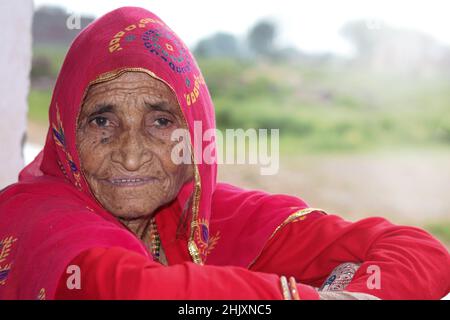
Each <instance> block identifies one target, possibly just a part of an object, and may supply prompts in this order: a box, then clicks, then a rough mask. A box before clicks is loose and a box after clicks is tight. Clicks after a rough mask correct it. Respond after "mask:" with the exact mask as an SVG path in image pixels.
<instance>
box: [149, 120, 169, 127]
mask: <svg viewBox="0 0 450 320" xmlns="http://www.w3.org/2000/svg"><path fill="white" fill-rule="evenodd" d="M153 123H154V125H155V126H156V127H159V128H167V127H169V126H170V125H171V124H172V121H171V120H169V119H167V118H158V119H156V120H155V122H153Z"/></svg>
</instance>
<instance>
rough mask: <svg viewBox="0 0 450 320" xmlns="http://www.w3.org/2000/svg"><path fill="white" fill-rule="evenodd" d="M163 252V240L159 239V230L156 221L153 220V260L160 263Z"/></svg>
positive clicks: (151, 237)
mask: <svg viewBox="0 0 450 320" xmlns="http://www.w3.org/2000/svg"><path fill="white" fill-rule="evenodd" d="M160 250H161V239H160V237H159V233H158V229H157V228H156V220H155V218H152V219H151V221H150V253H151V254H152V256H153V260H155V261H158V262H159V256H160Z"/></svg>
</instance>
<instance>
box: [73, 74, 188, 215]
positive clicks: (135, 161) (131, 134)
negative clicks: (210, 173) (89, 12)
mask: <svg viewBox="0 0 450 320" xmlns="http://www.w3.org/2000/svg"><path fill="white" fill-rule="evenodd" d="M184 123H185V122H184V120H183V115H182V113H181V109H180V107H179V106H178V103H177V100H176V97H175V95H174V94H173V92H172V91H171V90H170V88H169V87H168V86H167V85H166V84H164V83H163V82H161V81H159V80H157V79H154V78H152V77H151V76H149V75H147V74H145V73H142V72H126V73H124V74H122V75H121V76H120V77H118V78H116V79H114V80H110V81H107V82H103V83H99V84H96V85H93V86H92V87H91V88H89V90H88V92H87V95H86V97H85V100H84V104H83V106H82V110H81V112H80V115H79V118H78V129H77V147H78V152H79V156H80V161H81V167H82V169H83V173H84V175H85V177H86V179H87V182H88V184H89V186H90V188H91V191H92V193H93V194H94V196H95V197H96V198H97V200H98V201H99V202H100V203H101V204H102V205H103V207H104V208H105V209H107V210H108V211H110V212H111V213H112V214H114V215H115V216H117V217H120V218H122V219H126V220H129V219H136V218H140V217H143V216H148V215H151V214H152V213H154V211H155V210H156V209H157V208H158V207H160V206H162V205H164V204H167V203H168V202H170V201H172V200H173V199H175V197H176V196H177V194H178V191H179V190H180V188H181V186H182V185H183V184H184V183H185V182H187V181H188V180H190V179H192V177H193V169H192V166H191V165H188V164H175V163H174V162H173V161H172V160H171V152H172V149H173V147H174V145H175V144H177V143H179V142H178V141H171V134H172V132H173V130H175V129H177V128H185V127H184V126H185V124H184Z"/></svg>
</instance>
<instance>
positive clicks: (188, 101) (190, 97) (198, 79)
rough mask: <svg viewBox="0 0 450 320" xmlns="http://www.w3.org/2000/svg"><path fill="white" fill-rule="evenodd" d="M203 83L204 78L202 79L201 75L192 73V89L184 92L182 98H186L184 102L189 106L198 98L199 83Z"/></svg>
mask: <svg viewBox="0 0 450 320" xmlns="http://www.w3.org/2000/svg"><path fill="white" fill-rule="evenodd" d="M204 84H205V79H203V77H202V75H201V74H200V75H198V76H196V75H194V88H193V89H192V91H190V92H188V93H187V94H186V93H185V94H184V99H185V100H186V104H187V105H188V106H190V105H191V104H194V103H196V102H197V100H198V96H199V95H200V85H204Z"/></svg>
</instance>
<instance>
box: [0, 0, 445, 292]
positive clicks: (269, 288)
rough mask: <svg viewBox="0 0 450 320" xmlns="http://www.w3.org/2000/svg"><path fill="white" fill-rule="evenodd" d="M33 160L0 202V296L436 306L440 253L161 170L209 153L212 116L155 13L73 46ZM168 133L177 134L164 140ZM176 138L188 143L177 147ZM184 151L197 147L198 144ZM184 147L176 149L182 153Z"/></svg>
mask: <svg viewBox="0 0 450 320" xmlns="http://www.w3.org/2000/svg"><path fill="white" fill-rule="evenodd" d="M49 120H50V128H49V131H48V135H47V140H46V144H45V147H44V150H43V152H41V153H40V155H39V156H38V157H37V158H36V159H35V160H34V162H32V163H31V164H30V165H28V166H27V167H26V168H25V169H24V170H23V171H22V172H21V174H20V176H19V182H18V183H16V184H13V185H11V186H9V187H7V188H6V189H4V190H3V191H2V192H1V194H0V221H1V224H0V241H1V242H0V299H319V298H322V299H335V298H342V299H359V298H368V299H376V298H380V299H392V298H405V299H417V298H419V299H420V298H425V299H436V298H441V297H442V296H444V295H445V294H446V293H447V292H448V291H449V287H450V258H449V254H448V252H447V250H446V249H445V248H444V247H443V246H442V245H441V244H440V243H439V242H438V241H437V240H436V239H434V238H433V237H432V236H430V235H429V234H427V233H426V232H424V231H423V230H420V229H417V228H413V227H404V226H396V225H393V224H391V223H389V222H388V221H386V220H384V219H382V218H369V219H364V220H361V221H359V222H355V223H351V222H348V221H345V220H343V219H341V218H339V217H338V216H335V215H327V214H326V213H325V212H323V211H322V210H319V209H314V208H310V207H309V206H308V205H307V204H306V203H305V202H304V201H302V200H301V199H299V198H296V197H292V196H287V195H270V194H267V193H264V192H262V191H251V190H243V189H240V188H238V187H235V186H232V185H229V184H224V183H217V182H216V170H217V166H216V164H215V163H214V162H213V163H206V161H204V162H200V161H198V159H194V157H192V156H191V157H192V159H193V160H195V161H194V162H193V163H189V161H185V162H182V163H175V162H174V161H173V150H175V149H176V148H175V146H176V145H178V144H180V143H182V144H184V145H185V146H188V147H189V148H188V149H189V150H193V149H196V148H197V149H200V150H205V148H207V147H210V143H209V142H208V143H207V142H205V141H202V142H200V143H198V142H196V141H195V140H194V139H193V127H194V121H199V122H200V123H201V126H202V129H203V131H205V130H207V129H214V128H215V120H214V108H213V104H212V101H211V98H210V95H209V93H208V89H207V87H206V84H205V82H204V80H203V78H202V75H201V73H200V70H199V68H198V66H197V64H196V62H195V60H194V58H193V56H192V54H191V53H190V52H189V50H188V49H187V47H186V46H185V44H183V42H182V41H181V40H180V39H179V38H178V37H177V36H176V35H175V34H174V33H173V31H172V30H171V29H170V28H169V27H168V26H167V25H166V24H165V23H164V22H163V21H162V20H161V19H159V18H158V17H157V16H155V15H154V14H152V13H150V12H148V11H146V10H144V9H141V8H134V7H125V8H120V9H117V10H114V11H112V12H110V13H108V14H106V15H105V16H103V17H101V18H100V19H98V20H97V21H95V22H94V23H92V24H91V25H90V26H88V27H87V28H86V29H85V30H84V31H83V32H81V34H80V35H79V36H78V37H77V39H76V40H75V41H74V42H73V44H72V46H71V48H70V50H69V52H68V53H67V57H66V59H65V61H64V64H63V66H62V69H61V72H60V74H59V77H58V81H57V83H56V86H55V89H54V93H53V98H52V102H51V105H50V118H49ZM177 129H186V130H188V131H189V135H187V137H186V138H185V139H182V138H180V139H175V140H173V139H172V138H173V133H174V131H175V130H177ZM189 136H190V137H189ZM196 143H197V145H196ZM183 150H186V149H184V148H183V149H182V150H181V151H180V152H183Z"/></svg>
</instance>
